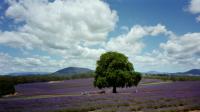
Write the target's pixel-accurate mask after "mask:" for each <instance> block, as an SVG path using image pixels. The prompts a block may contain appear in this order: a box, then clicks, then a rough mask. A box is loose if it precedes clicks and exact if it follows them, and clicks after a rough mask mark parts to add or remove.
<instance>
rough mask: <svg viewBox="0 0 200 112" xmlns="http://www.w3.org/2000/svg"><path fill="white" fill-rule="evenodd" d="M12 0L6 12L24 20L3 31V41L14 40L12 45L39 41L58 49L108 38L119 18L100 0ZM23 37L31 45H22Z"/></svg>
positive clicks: (1, 36)
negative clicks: (11, 29) (13, 29)
mask: <svg viewBox="0 0 200 112" xmlns="http://www.w3.org/2000/svg"><path fill="white" fill-rule="evenodd" d="M88 2H90V3H89V4H88ZM9 3H10V6H9V7H8V9H7V11H6V16H7V17H10V18H13V19H14V20H15V21H16V22H25V24H24V25H23V26H21V27H18V30H17V31H15V32H13V31H11V32H2V33H1V35H0V42H1V43H3V44H7V43H9V42H10V41H11V40H12V45H13V43H15V44H17V45H14V46H19V47H25V48H31V47H35V46H38V45H40V47H42V48H43V49H45V50H49V49H48V48H52V49H55V50H56V49H69V48H71V47H72V46H73V45H75V46H76V45H79V44H80V43H86V44H84V45H90V44H91V43H97V44H98V43H101V42H102V41H105V40H106V37H107V35H108V33H109V32H110V31H112V30H113V29H114V28H115V24H116V22H117V20H118V16H117V13H116V11H114V10H111V9H110V8H109V6H108V5H107V4H106V3H104V2H103V1H100V0H66V1H63V0H55V1H54V2H48V0H19V1H18V2H16V1H15V2H14V1H13V0H12V2H9ZM10 35H16V36H19V37H13V36H12V37H10ZM22 35H23V36H22ZM11 38H12V39H11ZM31 39H33V40H34V41H32V40H31ZM29 40H31V41H29ZM35 40H36V41H35ZM24 41H25V42H26V44H29V45H25V46H22V45H24ZM9 45H10V44H9ZM86 47H87V46H86Z"/></svg>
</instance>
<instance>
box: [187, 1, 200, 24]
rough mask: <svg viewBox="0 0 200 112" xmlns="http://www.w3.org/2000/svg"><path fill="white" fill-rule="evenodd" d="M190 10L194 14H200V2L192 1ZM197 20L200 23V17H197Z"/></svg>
mask: <svg viewBox="0 0 200 112" xmlns="http://www.w3.org/2000/svg"><path fill="white" fill-rule="evenodd" d="M188 9H189V11H190V12H191V13H193V14H200V0H191V1H190V4H189V6H188ZM196 20H197V22H199V21H200V15H199V16H197V17H196Z"/></svg>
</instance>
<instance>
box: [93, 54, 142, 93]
mask: <svg viewBox="0 0 200 112" xmlns="http://www.w3.org/2000/svg"><path fill="white" fill-rule="evenodd" d="M95 73H96V75H95V80H94V86H95V87H98V88H100V89H101V88H105V87H113V93H116V92H117V91H116V88H117V87H131V86H137V85H138V83H139V81H140V80H141V74H140V73H139V72H134V68H133V64H132V63H131V62H129V61H128V57H126V56H125V55H124V54H122V53H118V52H112V51H110V52H106V53H104V54H102V55H101V56H100V59H99V60H98V61H97V67H96V71H95Z"/></svg>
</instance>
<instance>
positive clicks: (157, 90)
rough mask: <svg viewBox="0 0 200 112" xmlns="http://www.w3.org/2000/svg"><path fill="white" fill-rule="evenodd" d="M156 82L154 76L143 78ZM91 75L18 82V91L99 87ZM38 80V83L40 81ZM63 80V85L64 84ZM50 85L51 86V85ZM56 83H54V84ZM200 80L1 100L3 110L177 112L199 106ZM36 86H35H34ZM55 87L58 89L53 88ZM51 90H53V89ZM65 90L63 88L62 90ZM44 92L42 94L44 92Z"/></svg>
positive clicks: (198, 107) (78, 89)
mask: <svg viewBox="0 0 200 112" xmlns="http://www.w3.org/2000/svg"><path fill="white" fill-rule="evenodd" d="M145 82H153V81H152V79H151V80H146V81H143V83H145ZM91 83H92V79H82V80H81V79H80V80H69V81H65V82H60V83H36V84H28V85H27V84H26V85H19V87H17V88H18V91H19V92H20V91H21V92H24V95H25V96H28V95H30V96H33V95H38V94H39V93H36V91H37V90H36V89H30V90H28V91H29V93H31V92H32V94H28V92H27V93H26V91H27V90H26V91H25V90H24V91H23V89H22V88H24V89H27V86H29V87H31V86H32V87H33V86H36V87H35V88H37V87H38V86H41V88H44V91H43V92H44V93H45V94H46V93H48V92H49V94H52V93H51V92H53V94H69V93H70V94H78V93H80V92H81V91H94V90H96V89H95V88H93V87H92V86H91ZM37 84H38V85H37ZM63 84H64V85H63ZM48 85H51V86H48ZM52 85H55V86H52ZM199 87H200V81H185V82H173V83H163V84H155V85H144V86H139V87H138V92H137V93H135V88H126V89H118V92H119V93H117V94H112V93H110V92H107V93H106V94H101V95H77V96H73V95H71V96H60V97H51V98H34V99H25V98H24V99H17V100H16V99H12V98H8V99H3V100H0V112H54V111H56V112H88V111H103V112H106V111H107V112H115V111H116V112H131V111H144V112H156V111H158V112H177V111H189V110H195V109H200V100H199V99H200V88H199ZM33 88H34V87H33ZM54 89H56V90H59V92H56V91H53V90H54ZM51 90H52V91H51ZM61 90H62V91H61ZM44 93H42V92H41V94H44Z"/></svg>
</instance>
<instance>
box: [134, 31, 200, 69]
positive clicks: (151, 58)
mask: <svg viewBox="0 0 200 112" xmlns="http://www.w3.org/2000/svg"><path fill="white" fill-rule="evenodd" d="M199 37H200V33H186V34H184V35H181V36H176V37H174V38H169V39H168V41H167V42H165V43H161V44H160V50H158V49H157V50H153V51H152V52H150V53H146V54H144V55H138V56H135V57H133V58H132V60H133V62H135V63H136V65H137V67H138V68H139V69H141V68H146V71H149V70H158V71H164V72H166V71H172V72H173V71H174V68H176V70H179V71H185V70H188V69H193V68H196V67H199V66H200V61H199V60H200V46H199V45H200V38H199Z"/></svg>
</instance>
